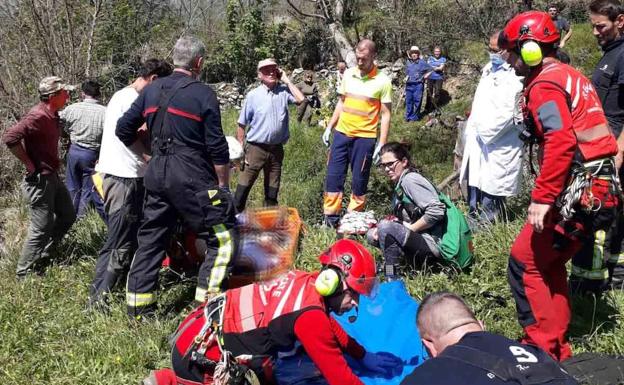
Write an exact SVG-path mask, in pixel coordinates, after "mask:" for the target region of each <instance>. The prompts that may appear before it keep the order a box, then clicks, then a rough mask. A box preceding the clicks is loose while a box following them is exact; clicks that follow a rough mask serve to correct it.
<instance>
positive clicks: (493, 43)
mask: <svg viewBox="0 0 624 385" xmlns="http://www.w3.org/2000/svg"><path fill="white" fill-rule="evenodd" d="M500 34H501V31H500V30H496V31H494V33H492V34H491V35H490V44H489V49H490V51H493V52H496V51H498V37H499V36H500Z"/></svg>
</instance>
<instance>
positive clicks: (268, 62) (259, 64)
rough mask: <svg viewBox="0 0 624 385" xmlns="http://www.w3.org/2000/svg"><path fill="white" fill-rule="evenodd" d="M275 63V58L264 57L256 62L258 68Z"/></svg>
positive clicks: (274, 64)
mask: <svg viewBox="0 0 624 385" xmlns="http://www.w3.org/2000/svg"><path fill="white" fill-rule="evenodd" d="M276 65H277V62H276V61H275V59H272V58H269V59H264V60H260V61H259V62H258V69H260V68H262V67H268V66H276Z"/></svg>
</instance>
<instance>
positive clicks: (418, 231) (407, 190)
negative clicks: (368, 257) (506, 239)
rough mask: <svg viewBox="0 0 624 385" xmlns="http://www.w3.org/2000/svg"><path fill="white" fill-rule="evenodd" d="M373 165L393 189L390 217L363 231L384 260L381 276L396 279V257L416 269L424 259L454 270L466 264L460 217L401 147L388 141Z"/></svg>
mask: <svg viewBox="0 0 624 385" xmlns="http://www.w3.org/2000/svg"><path fill="white" fill-rule="evenodd" d="M380 154H381V158H380V159H381V161H380V163H379V167H380V169H381V170H383V171H384V172H385V173H386V174H387V175H388V177H389V178H390V180H392V181H393V182H394V183H396V185H395V189H394V197H393V199H392V207H393V215H392V216H390V217H387V218H386V219H382V220H381V221H380V222H379V223H378V224H377V226H376V227H375V228H372V229H371V230H369V232H368V234H367V238H368V241H369V243H371V244H372V245H374V246H377V247H379V248H380V249H381V250H382V251H383V256H384V262H385V266H384V272H385V275H386V278H387V279H389V280H393V279H396V278H397V274H398V271H397V270H398V265H399V262H400V258H401V256H405V257H407V258H412V260H411V261H410V262H412V264H413V265H414V267H417V268H418V267H421V266H422V265H423V263H424V262H425V261H426V260H427V259H428V258H433V259H438V260H440V261H442V260H448V261H451V262H453V263H454V264H455V265H457V266H458V267H460V268H463V267H465V266H467V265H468V264H469V263H470V262H471V260H472V247H471V246H472V245H471V234H470V229H469V228H468V225H467V223H466V220H465V218H464V217H463V214H462V213H461V212H460V211H459V210H457V208H456V207H455V205H454V204H453V203H452V202H451V201H450V200H449V199H448V197H446V195H444V194H440V193H439V192H438V191H437V190H436V188H435V186H434V185H433V184H432V183H431V181H429V180H428V179H427V178H425V177H424V176H422V175H421V174H420V173H419V172H417V171H416V169H415V167H414V166H413V165H412V163H411V161H410V154H409V150H408V148H407V146H405V145H403V144H400V143H397V142H390V143H387V144H386V145H384V146H383V147H382V148H381V150H380Z"/></svg>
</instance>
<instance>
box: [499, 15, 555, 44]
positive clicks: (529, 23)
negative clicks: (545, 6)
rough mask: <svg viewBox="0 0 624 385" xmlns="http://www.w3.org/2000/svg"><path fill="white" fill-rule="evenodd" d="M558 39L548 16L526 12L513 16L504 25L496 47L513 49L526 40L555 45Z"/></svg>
mask: <svg viewBox="0 0 624 385" xmlns="http://www.w3.org/2000/svg"><path fill="white" fill-rule="evenodd" d="M559 37H560V36H559V31H558V30H557V27H556V26H555V23H554V22H553V20H552V18H551V17H550V15H549V14H547V13H546V12H540V11H528V12H523V13H521V14H519V15H516V16H514V18H513V19H511V20H510V21H509V22H508V23H507V25H505V28H504V29H503V31H502V32H501V34H500V37H499V39H498V46H499V48H500V49H514V48H516V47H520V45H521V43H522V42H524V41H527V40H533V41H536V42H538V43H547V44H548V43H556V42H558V41H559Z"/></svg>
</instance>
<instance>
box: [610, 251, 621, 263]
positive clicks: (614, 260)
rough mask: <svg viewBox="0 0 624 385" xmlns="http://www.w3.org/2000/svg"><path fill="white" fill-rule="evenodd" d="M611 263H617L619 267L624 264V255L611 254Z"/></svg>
mask: <svg viewBox="0 0 624 385" xmlns="http://www.w3.org/2000/svg"><path fill="white" fill-rule="evenodd" d="M609 262H611V263H615V264H618V265H622V264H624V253H619V254H611V257H609Z"/></svg>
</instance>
